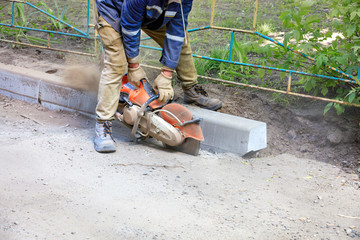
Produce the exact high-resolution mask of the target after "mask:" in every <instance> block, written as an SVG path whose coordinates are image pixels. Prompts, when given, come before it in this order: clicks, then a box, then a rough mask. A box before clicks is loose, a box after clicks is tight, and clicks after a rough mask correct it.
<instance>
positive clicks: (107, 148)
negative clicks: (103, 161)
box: [94, 146, 116, 153]
mask: <svg viewBox="0 0 360 240" xmlns="http://www.w3.org/2000/svg"><path fill="white" fill-rule="evenodd" d="M94 148H95V150H96V151H97V152H99V153H112V152H115V151H116V147H115V146H104V147H101V148H100V147H97V146H94Z"/></svg>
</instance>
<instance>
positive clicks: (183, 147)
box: [164, 138, 200, 156]
mask: <svg viewBox="0 0 360 240" xmlns="http://www.w3.org/2000/svg"><path fill="white" fill-rule="evenodd" d="M164 145H165V147H166V148H168V149H171V150H174V151H178V152H183V153H187V154H190V155H194V156H197V155H199V150H200V141H199V140H196V139H193V138H187V139H185V141H184V142H183V143H182V144H180V145H179V146H175V147H172V146H169V145H167V144H164Z"/></svg>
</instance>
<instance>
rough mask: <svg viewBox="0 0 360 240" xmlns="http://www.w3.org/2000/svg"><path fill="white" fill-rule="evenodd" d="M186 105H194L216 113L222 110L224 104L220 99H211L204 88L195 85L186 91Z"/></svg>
mask: <svg viewBox="0 0 360 240" xmlns="http://www.w3.org/2000/svg"><path fill="white" fill-rule="evenodd" d="M184 103H187V104H190V103H194V104H196V105H197V106H199V107H201V108H205V109H208V110H213V111H216V110H218V109H220V108H221V106H222V102H221V101H220V100H219V99H215V98H209V97H208V94H207V93H206V91H205V90H204V89H203V88H202V86H199V85H194V86H193V87H192V88H190V89H188V90H184Z"/></svg>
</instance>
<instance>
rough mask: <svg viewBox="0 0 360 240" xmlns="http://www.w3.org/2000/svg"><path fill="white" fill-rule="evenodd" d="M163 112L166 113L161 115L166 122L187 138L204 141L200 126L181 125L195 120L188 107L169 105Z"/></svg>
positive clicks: (175, 104)
mask: <svg viewBox="0 0 360 240" xmlns="http://www.w3.org/2000/svg"><path fill="white" fill-rule="evenodd" d="M162 110H164V111H161V113H160V114H159V115H160V116H161V117H162V118H163V119H164V120H165V121H166V122H168V123H170V124H171V125H173V126H174V127H175V128H178V129H180V131H181V132H182V133H183V134H184V137H185V138H193V139H196V140H198V141H204V136H203V134H202V131H201V128H200V125H199V124H197V123H190V124H185V125H181V123H186V122H188V121H191V120H193V115H192V113H191V112H190V111H189V110H188V109H187V108H186V107H184V106H182V105H180V104H177V103H169V104H167V105H166V106H164V107H163V108H162ZM179 121H180V122H179Z"/></svg>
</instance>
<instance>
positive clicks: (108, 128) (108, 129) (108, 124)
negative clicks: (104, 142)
mask: <svg viewBox="0 0 360 240" xmlns="http://www.w3.org/2000/svg"><path fill="white" fill-rule="evenodd" d="M111 127H112V122H110V121H106V122H104V136H105V137H106V135H107V134H109V135H110V137H111V139H112V140H113V141H115V140H114V137H113V135H112V133H111Z"/></svg>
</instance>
